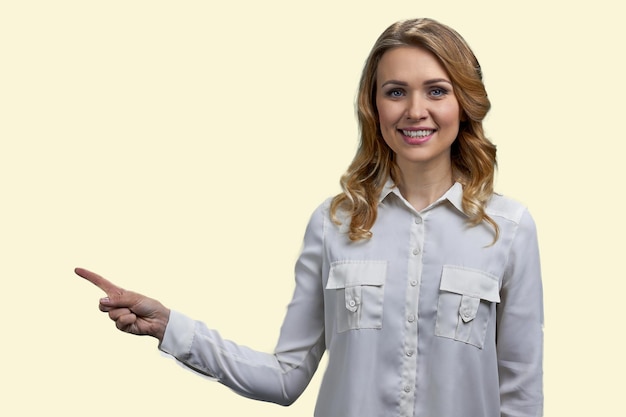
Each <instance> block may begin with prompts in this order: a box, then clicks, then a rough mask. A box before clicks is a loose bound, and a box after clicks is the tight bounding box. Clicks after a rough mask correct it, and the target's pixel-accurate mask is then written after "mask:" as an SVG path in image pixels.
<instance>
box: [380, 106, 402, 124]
mask: <svg viewBox="0 0 626 417" xmlns="http://www.w3.org/2000/svg"><path fill="white" fill-rule="evenodd" d="M376 107H377V110H378V121H379V123H380V127H381V129H385V128H389V126H390V125H392V124H395V123H396V122H397V121H398V115H397V113H398V112H397V111H395V109H394V106H390V105H389V103H384V104H382V105H377V106H376Z"/></svg>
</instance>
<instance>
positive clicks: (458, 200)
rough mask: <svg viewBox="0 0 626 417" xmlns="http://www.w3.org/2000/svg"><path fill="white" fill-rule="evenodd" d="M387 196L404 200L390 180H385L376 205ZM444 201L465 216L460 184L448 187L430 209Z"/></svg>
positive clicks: (456, 183)
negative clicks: (393, 195)
mask: <svg viewBox="0 0 626 417" xmlns="http://www.w3.org/2000/svg"><path fill="white" fill-rule="evenodd" d="M389 194H395V195H396V196H398V197H400V198H402V199H404V197H402V194H400V190H398V187H396V185H395V184H394V182H393V181H392V180H391V178H389V179H387V182H386V183H385V186H384V187H383V190H382V191H381V193H380V197H379V198H378V203H379V204H380V203H382V202H383V200H384V199H385V198H387V196H388V195H389ZM445 200H448V201H449V202H450V204H452V205H453V206H454V207H455V208H456V209H457V210H458V211H460V212H461V213H463V214H465V215H467V214H466V213H465V211H464V210H463V185H461V183H459V182H455V183H454V184H453V185H452V187H450V188H449V189H448V191H446V192H445V193H444V195H442V196H441V197H440V198H439V199H438V200H437V201H435V202H434V203H433V204H431V205H430V207H434V206H435V205H437V204H439V203H441V202H443V201H445Z"/></svg>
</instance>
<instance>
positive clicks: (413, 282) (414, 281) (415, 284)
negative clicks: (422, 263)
mask: <svg viewBox="0 0 626 417" xmlns="http://www.w3.org/2000/svg"><path fill="white" fill-rule="evenodd" d="M416 286H417V280H415V279H414V280H412V281H411V287H416Z"/></svg>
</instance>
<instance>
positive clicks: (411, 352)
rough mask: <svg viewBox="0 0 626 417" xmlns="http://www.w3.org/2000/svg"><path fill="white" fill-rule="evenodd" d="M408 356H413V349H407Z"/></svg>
mask: <svg viewBox="0 0 626 417" xmlns="http://www.w3.org/2000/svg"><path fill="white" fill-rule="evenodd" d="M406 356H408V357H409V358H410V357H411V356H413V351H412V350H407V351H406Z"/></svg>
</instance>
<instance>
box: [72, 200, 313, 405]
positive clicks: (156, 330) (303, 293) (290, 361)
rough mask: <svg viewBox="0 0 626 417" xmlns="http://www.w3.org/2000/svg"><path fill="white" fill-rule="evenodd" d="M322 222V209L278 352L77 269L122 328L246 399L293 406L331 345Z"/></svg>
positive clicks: (302, 259) (301, 260)
mask: <svg viewBox="0 0 626 417" xmlns="http://www.w3.org/2000/svg"><path fill="white" fill-rule="evenodd" d="M323 224H324V217H323V215H322V210H318V211H316V213H315V214H314V216H313V217H312V219H311V221H310V223H309V226H308V228H307V232H306V235H305V241H304V248H303V250H302V253H301V255H300V258H299V259H298V262H297V264H296V289H295V293H294V296H293V299H292V301H291V303H290V305H289V308H288V311H287V315H286V318H285V321H284V323H283V326H282V329H281V334H280V339H279V342H278V345H277V347H276V350H275V352H274V353H273V354H269V353H263V352H258V351H255V350H252V349H250V348H247V347H245V346H240V345H237V344H236V343H233V342H231V341H227V340H224V339H222V338H221V336H220V335H219V333H218V332H217V331H215V330H212V329H209V328H208V327H207V326H205V325H204V324H203V323H200V322H197V321H194V320H192V319H190V318H188V317H186V316H184V315H182V314H180V313H178V312H176V311H170V310H169V309H167V308H165V307H164V306H163V305H162V304H161V303H159V302H158V301H156V300H153V299H150V298H148V297H145V296H142V295H140V294H137V293H133V292H130V291H126V290H123V289H121V288H120V287H117V286H115V285H114V284H112V283H110V282H109V281H107V280H106V279H104V278H102V277H100V276H99V275H97V274H94V273H93V272H89V271H86V270H84V269H80V268H77V269H76V273H77V274H78V275H80V276H82V277H83V278H85V279H87V280H88V281H90V282H92V283H93V284H95V285H97V286H98V287H100V288H101V289H102V290H104V291H105V292H106V294H107V297H106V298H103V299H101V300H100V310H102V311H104V312H108V313H109V316H110V317H111V319H113V320H114V321H115V322H116V325H117V327H118V328H119V329H120V330H123V331H126V332H129V333H133V334H145V335H151V336H154V337H156V338H157V339H159V342H160V343H159V348H160V349H161V350H163V351H164V352H167V353H169V354H171V355H172V356H174V357H175V358H176V359H177V360H179V361H180V362H182V363H183V364H184V365H186V366H188V367H190V368H192V369H194V370H196V371H198V372H200V373H203V374H205V375H208V376H211V377H214V378H216V379H217V380H218V381H219V382H221V383H223V384H224V385H226V386H228V387H230V388H231V389H233V390H234V391H236V392H237V393H239V394H241V395H243V396H246V397H249V398H254V399H258V400H263V401H270V402H275V403H278V404H282V405H289V404H291V403H292V402H293V401H295V400H296V399H297V398H298V397H299V396H300V394H301V393H302V392H303V391H304V389H305V388H306V386H307V385H308V383H309V382H310V380H311V378H312V376H313V373H314V372H315V370H316V369H317V366H318V364H319V361H320V358H321V356H322V354H323V353H324V350H325V341H324V304H323V290H322V283H321V271H322V269H321V268H322V240H323Z"/></svg>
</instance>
